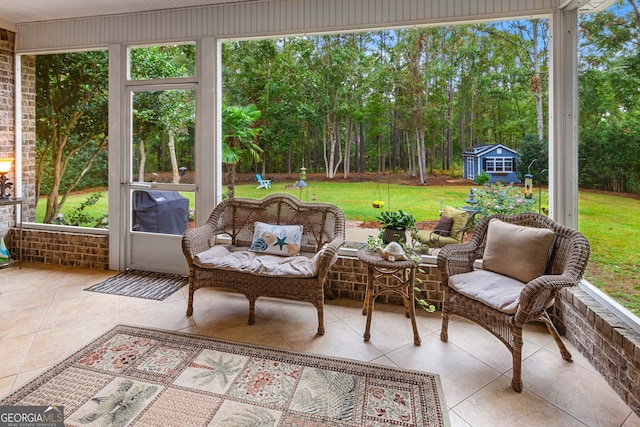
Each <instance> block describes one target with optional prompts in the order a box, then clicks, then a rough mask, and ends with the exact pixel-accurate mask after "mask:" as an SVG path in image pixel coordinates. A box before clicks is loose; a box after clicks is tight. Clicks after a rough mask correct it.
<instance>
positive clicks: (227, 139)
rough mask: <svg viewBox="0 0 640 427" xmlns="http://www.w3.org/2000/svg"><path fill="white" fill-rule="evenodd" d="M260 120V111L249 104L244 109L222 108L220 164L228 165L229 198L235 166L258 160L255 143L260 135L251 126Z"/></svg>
mask: <svg viewBox="0 0 640 427" xmlns="http://www.w3.org/2000/svg"><path fill="white" fill-rule="evenodd" d="M259 118H260V111H259V110H257V109H256V106H255V105H253V104H251V105H247V106H244V107H240V106H234V105H231V106H226V105H223V106H222V163H224V164H226V165H228V167H229V169H228V181H227V182H228V183H227V186H228V188H229V197H230V198H233V197H234V196H235V181H236V178H235V177H236V164H237V163H238V162H239V161H240V160H241V159H247V158H251V159H252V160H253V161H259V160H260V154H261V153H262V148H260V146H258V145H257V144H256V142H255V138H256V137H257V136H258V134H259V133H260V131H261V129H260V128H259V127H254V126H253V124H254V123H255V122H256V121H257V120H258V119H259Z"/></svg>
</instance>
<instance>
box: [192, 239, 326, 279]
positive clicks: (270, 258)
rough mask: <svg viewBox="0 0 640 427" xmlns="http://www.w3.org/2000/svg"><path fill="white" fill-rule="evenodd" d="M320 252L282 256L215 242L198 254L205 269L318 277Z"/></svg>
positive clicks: (262, 274)
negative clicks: (215, 243)
mask: <svg viewBox="0 0 640 427" xmlns="http://www.w3.org/2000/svg"><path fill="white" fill-rule="evenodd" d="M320 253H321V252H318V253H315V254H314V253H306V252H300V255H298V256H291V257H282V256H278V255H267V254H260V253H256V252H252V251H249V250H248V248H235V247H233V246H225V245H214V246H212V247H211V248H209V249H207V250H206V251H204V252H201V253H199V254H197V255H196V256H195V257H194V260H193V263H194V264H195V265H197V266H198V267H201V268H214V269H218V270H227V271H240V272H244V273H250V274H253V275H256V276H278V277H315V276H317V275H318V263H319V259H320Z"/></svg>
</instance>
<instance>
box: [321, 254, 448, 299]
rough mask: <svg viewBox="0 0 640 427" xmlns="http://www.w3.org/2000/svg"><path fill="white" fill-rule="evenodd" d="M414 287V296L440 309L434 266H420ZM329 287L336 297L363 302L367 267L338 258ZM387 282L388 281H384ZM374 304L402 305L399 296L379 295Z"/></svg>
mask: <svg viewBox="0 0 640 427" xmlns="http://www.w3.org/2000/svg"><path fill="white" fill-rule="evenodd" d="M416 279H419V280H416V282H417V283H416V286H417V287H418V288H420V289H421V292H420V293H419V294H418V293H417V292H416V296H419V297H420V298H423V299H424V300H426V301H428V302H429V303H430V304H433V305H435V306H436V308H438V309H440V308H441V307H442V297H443V293H442V286H440V274H439V273H438V270H437V268H435V266H421V267H420V268H419V269H418V271H417V272H416ZM328 280H329V286H330V288H331V290H333V292H334V294H335V296H336V297H340V298H348V299H355V300H360V301H363V300H364V293H365V289H366V286H367V266H366V265H364V264H362V263H361V262H360V260H358V259H357V258H355V257H340V258H338V261H337V262H336V263H335V264H334V266H333V267H332V268H331V271H330V272H329V279H328ZM386 282H388V279H386ZM376 302H384V303H390V304H402V297H400V296H399V295H393V294H388V295H380V298H379V299H376Z"/></svg>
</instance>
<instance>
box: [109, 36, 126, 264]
mask: <svg viewBox="0 0 640 427" xmlns="http://www.w3.org/2000/svg"><path fill="white" fill-rule="evenodd" d="M126 52H127V50H126V48H124V47H123V46H122V45H119V44H113V45H110V46H109V149H108V156H109V177H108V182H109V190H108V191H109V193H108V194H109V198H108V200H109V208H108V209H109V270H123V269H124V267H125V258H124V255H125V251H124V249H123V247H122V242H123V241H124V237H123V236H124V234H125V230H124V228H123V227H124V224H126V221H125V220H124V215H125V214H124V213H123V211H122V209H121V207H122V204H123V203H124V197H127V196H126V195H125V194H124V193H125V190H124V188H123V187H122V185H121V183H122V182H125V181H124V180H125V176H126V175H125V174H126V170H125V169H126V168H124V167H123V161H122V159H123V157H122V156H123V154H122V153H123V148H122V145H123V139H124V140H126V138H125V134H124V132H125V130H124V129H125V128H126V126H125V125H124V124H125V116H126V111H127V109H126V103H125V100H124V98H123V96H122V94H123V92H124V80H125V76H126V60H125V58H126Z"/></svg>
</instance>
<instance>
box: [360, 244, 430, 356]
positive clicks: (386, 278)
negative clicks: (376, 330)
mask: <svg viewBox="0 0 640 427" xmlns="http://www.w3.org/2000/svg"><path fill="white" fill-rule="evenodd" d="M358 259H359V260H360V261H362V262H363V263H364V264H366V266H367V289H366V292H365V296H364V304H363V305H362V314H363V315H366V316H367V327H366V329H365V331H364V340H365V342H366V341H369V338H370V337H371V333H370V331H371V315H372V313H373V303H374V301H375V299H376V297H377V296H378V295H381V294H386V293H395V294H400V295H402V300H403V302H404V310H405V315H406V316H407V317H408V318H410V319H411V326H412V327H413V343H414V344H415V345H420V343H421V342H422V341H421V340H420V335H419V334H418V327H417V325H416V311H415V305H414V303H413V298H414V290H413V286H414V282H415V278H416V268H417V266H418V265H417V263H415V262H414V261H411V260H408V261H387V260H386V259H384V258H382V257H380V256H379V255H378V254H377V253H375V252H373V251H371V250H369V249H367V248H361V249H360V250H358Z"/></svg>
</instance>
